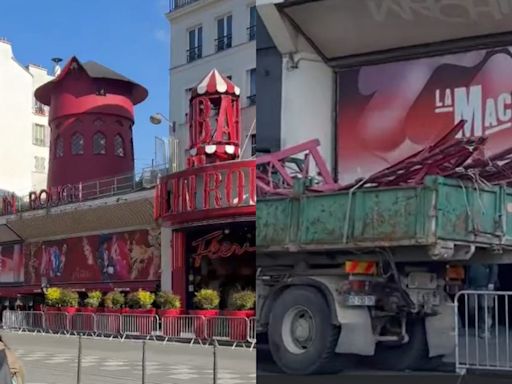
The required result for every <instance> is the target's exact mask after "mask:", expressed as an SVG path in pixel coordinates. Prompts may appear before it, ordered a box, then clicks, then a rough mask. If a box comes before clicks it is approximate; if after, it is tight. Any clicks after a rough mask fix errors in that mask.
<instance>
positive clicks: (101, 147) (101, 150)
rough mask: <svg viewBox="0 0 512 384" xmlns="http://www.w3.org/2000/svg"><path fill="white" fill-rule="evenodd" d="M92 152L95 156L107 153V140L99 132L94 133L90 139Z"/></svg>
mask: <svg viewBox="0 0 512 384" xmlns="http://www.w3.org/2000/svg"><path fill="white" fill-rule="evenodd" d="M92 152H93V153H94V154H95V155H104V154H105V153H107V138H106V137H105V135H104V134H103V133H101V132H96V133H95V134H94V136H93V138H92Z"/></svg>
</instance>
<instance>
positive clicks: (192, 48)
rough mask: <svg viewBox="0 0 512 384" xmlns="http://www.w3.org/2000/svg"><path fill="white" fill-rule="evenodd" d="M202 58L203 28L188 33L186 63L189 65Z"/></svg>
mask: <svg viewBox="0 0 512 384" xmlns="http://www.w3.org/2000/svg"><path fill="white" fill-rule="evenodd" d="M201 57H203V27H196V28H193V29H190V30H189V31H188V50H187V62H188V63H191V62H192V61H195V60H197V59H200V58H201Z"/></svg>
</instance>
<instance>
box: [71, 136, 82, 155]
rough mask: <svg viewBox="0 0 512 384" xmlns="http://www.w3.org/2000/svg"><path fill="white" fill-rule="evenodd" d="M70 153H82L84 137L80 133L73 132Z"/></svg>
mask: <svg viewBox="0 0 512 384" xmlns="http://www.w3.org/2000/svg"><path fill="white" fill-rule="evenodd" d="M71 154H72V155H83V154H84V137H83V136H82V135H81V134H80V133H75V134H74V135H73V137H72V138H71Z"/></svg>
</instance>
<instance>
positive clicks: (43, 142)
mask: <svg viewBox="0 0 512 384" xmlns="http://www.w3.org/2000/svg"><path fill="white" fill-rule="evenodd" d="M32 144H34V145H37V146H39V147H47V146H48V127H46V125H43V124H33V125H32Z"/></svg>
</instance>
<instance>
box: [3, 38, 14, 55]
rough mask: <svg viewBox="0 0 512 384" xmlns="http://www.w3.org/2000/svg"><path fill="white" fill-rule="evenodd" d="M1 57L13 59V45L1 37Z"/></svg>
mask: <svg viewBox="0 0 512 384" xmlns="http://www.w3.org/2000/svg"><path fill="white" fill-rule="evenodd" d="M0 56H3V57H4V58H7V59H12V58H13V53H12V47H11V43H10V42H9V41H8V40H7V39H6V38H5V37H0Z"/></svg>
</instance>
